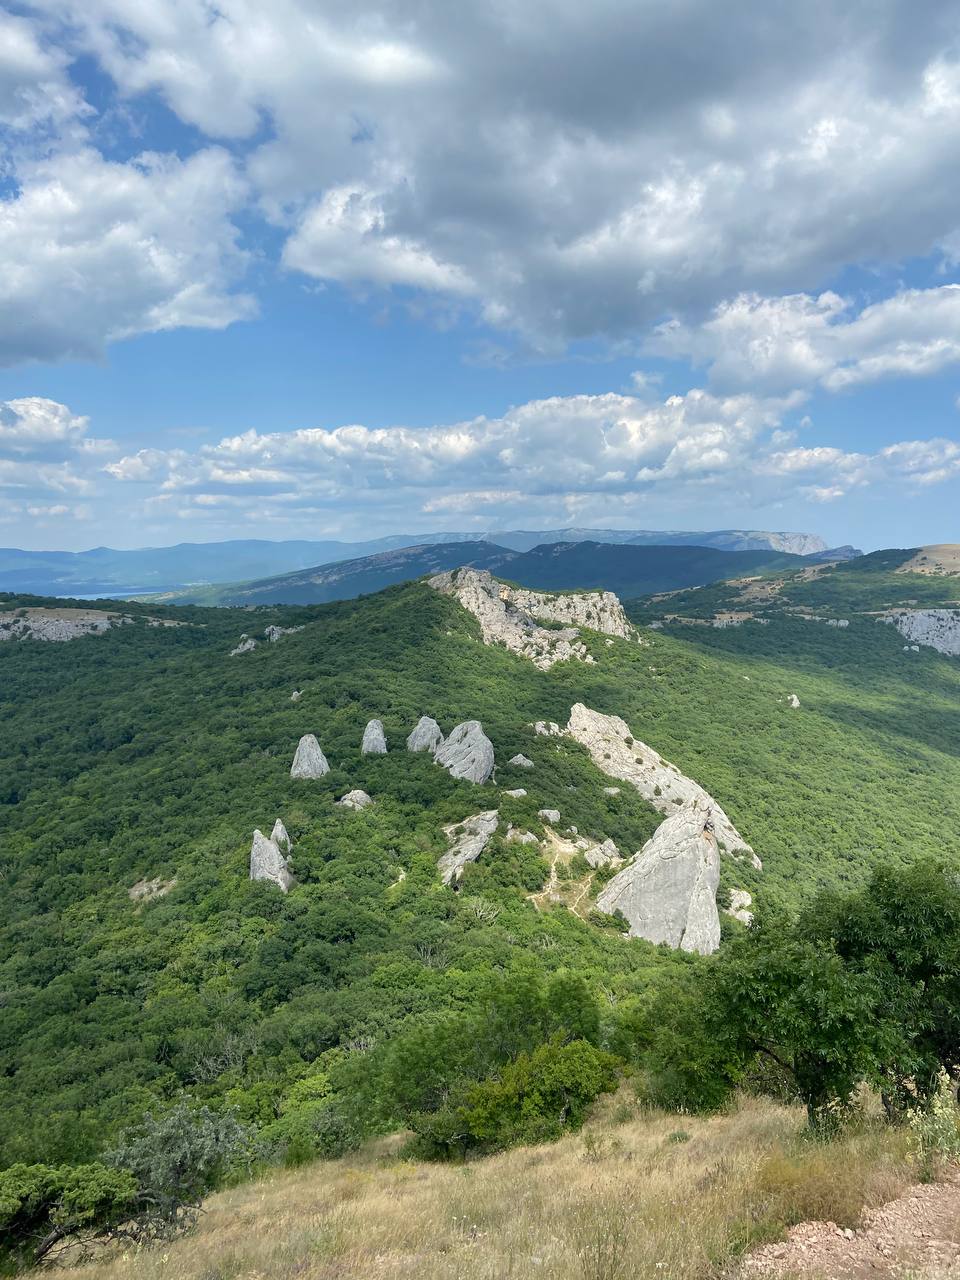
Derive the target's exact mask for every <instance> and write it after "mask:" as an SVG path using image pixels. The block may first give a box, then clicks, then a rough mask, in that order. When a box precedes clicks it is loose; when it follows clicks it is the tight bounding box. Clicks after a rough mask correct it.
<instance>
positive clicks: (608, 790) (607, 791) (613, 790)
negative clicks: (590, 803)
mask: <svg viewBox="0 0 960 1280" xmlns="http://www.w3.org/2000/svg"><path fill="white" fill-rule="evenodd" d="M603 794H604V795H605V796H618V795H619V794H620V788H619V787H604V788H603Z"/></svg>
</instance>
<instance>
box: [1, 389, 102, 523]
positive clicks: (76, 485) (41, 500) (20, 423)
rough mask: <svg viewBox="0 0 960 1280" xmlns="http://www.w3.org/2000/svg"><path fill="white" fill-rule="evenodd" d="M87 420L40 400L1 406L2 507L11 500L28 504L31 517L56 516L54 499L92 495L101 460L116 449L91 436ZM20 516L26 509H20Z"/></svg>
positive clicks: (64, 511)
mask: <svg viewBox="0 0 960 1280" xmlns="http://www.w3.org/2000/svg"><path fill="white" fill-rule="evenodd" d="M87 426H88V420H87V418H86V417H82V416H80V415H78V414H75V413H72V412H71V411H70V409H68V408H67V406H66V405H62V404H58V403H57V402H56V401H55V400H45V399H42V398H40V397H39V396H27V397H24V398H23V399H19V400H6V401H0V504H2V505H8V504H9V501H10V498H11V497H12V496H13V495H16V496H17V497H19V498H21V499H24V500H26V501H27V503H28V506H27V508H26V510H27V511H28V513H29V514H31V515H35V514H37V513H39V514H45V515H50V514H58V515H62V514H66V513H67V512H68V510H69V509H68V508H66V507H64V510H63V512H60V511H57V512H54V511H53V507H54V506H56V507H59V506H63V505H64V504H62V503H53V504H50V503H49V502H46V501H45V499H46V498H48V497H49V496H50V495H54V494H57V495H59V494H92V493H93V492H95V490H96V488H97V484H98V477H99V473H100V470H101V468H102V466H103V456H104V454H105V453H106V452H108V451H109V450H111V449H113V448H115V446H113V445H111V443H110V441H107V440H96V439H91V438H90V437H89V436H87V434H86V432H87ZM18 510H20V511H21V512H22V510H23V508H22V507H18Z"/></svg>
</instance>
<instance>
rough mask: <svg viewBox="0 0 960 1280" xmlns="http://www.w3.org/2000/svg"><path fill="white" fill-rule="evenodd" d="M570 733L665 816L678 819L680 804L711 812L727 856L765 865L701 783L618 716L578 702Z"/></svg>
mask: <svg viewBox="0 0 960 1280" xmlns="http://www.w3.org/2000/svg"><path fill="white" fill-rule="evenodd" d="M567 733H568V734H569V736H570V737H571V738H573V739H574V740H575V741H577V742H579V743H581V744H582V745H583V746H585V747H586V748H587V750H588V751H589V753H590V757H591V759H592V760H593V763H594V764H595V765H596V766H597V768H598V769H599V770H600V771H601V772H602V773H605V774H607V776H608V777H611V778H619V779H620V780H621V781H622V782H629V783H631V784H632V785H633V786H634V787H636V789H637V790H638V791H639V792H640V794H641V795H642V796H643V798H644V799H645V800H647V801H649V803H650V804H652V805H653V807H654V808H655V809H658V810H659V811H660V813H663V814H668V815H674V814H675V813H676V810H677V804H676V803H675V802H676V801H679V802H680V805H682V806H685V805H688V804H692V803H694V802H700V803H702V804H704V805H706V806H708V807H709V809H710V811H711V822H712V826H713V830H714V833H715V835H716V840H717V843H718V845H719V846H720V847H721V852H722V851H724V850H725V851H726V852H728V853H733V854H746V855H750V856H751V860H753V859H756V861H755V865H757V864H759V859H758V858H756V855H755V854H754V853H753V850H752V849H751V847H750V846H749V845H748V844H747V842H746V840H744V838H743V836H741V834H740V832H739V831H738V830H737V829H736V827H735V826H734V825H733V823H732V822H731V821H730V819H729V818H728V817H727V815H726V814H725V813H724V811H723V809H722V808H721V807H720V805H719V804H717V802H716V800H714V798H713V797H712V796H711V795H710V794H709V793H708V792H706V791H705V790H704V789H703V787H701V786H700V784H699V783H698V782H694V780H693V779H692V778H688V777H686V776H685V775H684V774H682V773H681V772H680V770H679V769H678V768H677V766H676V765H673V764H670V762H669V761H668V760H664V759H663V757H662V756H660V755H658V754H657V752H656V751H654V750H653V748H652V747H648V746H647V745H646V743H644V742H641V741H640V740H639V739H638V738H634V737H633V735H632V734H631V732H630V729H629V727H628V726H627V725H626V723H625V722H624V721H623V720H621V719H620V718H619V717H618V716H606V715H603V714H602V713H601V712H599V711H591V710H590V708H589V707H585V706H584V705H583V703H582V702H578V703H576V704H575V705H574V706H573V707H571V709H570V721H569V723H568V725H567ZM758 869H759V868H758Z"/></svg>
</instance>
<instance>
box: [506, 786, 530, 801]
mask: <svg viewBox="0 0 960 1280" xmlns="http://www.w3.org/2000/svg"><path fill="white" fill-rule="evenodd" d="M503 794H504V795H505V796H513V797H514V799H515V800H519V799H521V797H522V796H525V795H526V794H527V793H526V791H524V789H523V787H513V788H512V789H511V790H510V791H505V792H504V793H503Z"/></svg>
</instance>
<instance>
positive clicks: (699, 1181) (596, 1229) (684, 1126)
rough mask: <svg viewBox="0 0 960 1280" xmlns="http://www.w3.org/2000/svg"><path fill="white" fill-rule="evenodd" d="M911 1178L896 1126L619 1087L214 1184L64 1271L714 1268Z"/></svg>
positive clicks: (184, 1273)
mask: <svg viewBox="0 0 960 1280" xmlns="http://www.w3.org/2000/svg"><path fill="white" fill-rule="evenodd" d="M914 1178H915V1169H914V1167H913V1166H912V1164H911V1162H910V1158H909V1153H908V1142H907V1139H906V1137H905V1135H904V1133H903V1131H902V1130H892V1129H889V1128H885V1127H882V1126H880V1125H879V1124H875V1123H871V1122H869V1121H863V1122H861V1123H860V1124H859V1125H857V1126H855V1127H853V1128H851V1129H850V1130H848V1131H847V1132H846V1133H845V1134H843V1135H842V1136H839V1137H837V1138H834V1139H833V1140H831V1141H824V1142H819V1141H816V1140H813V1139H811V1138H810V1136H809V1134H807V1132H806V1131H805V1129H804V1120H803V1116H802V1114H801V1112H800V1111H799V1110H798V1109H793V1108H787V1107H782V1106H777V1105H775V1104H773V1103H770V1102H764V1101H760V1100H751V1099H746V1100H744V1101H743V1102H742V1103H741V1104H740V1105H739V1106H738V1107H736V1108H734V1109H733V1110H732V1111H731V1112H730V1113H729V1114H725V1115H722V1116H716V1117H712V1118H709V1119H704V1118H698V1117H678V1116H675V1115H664V1114H660V1113H657V1112H649V1111H644V1110H642V1109H641V1108H639V1106H638V1104H637V1103H636V1100H635V1099H634V1097H633V1095H632V1093H631V1092H630V1091H628V1090H626V1089H625V1090H623V1091H621V1093H620V1094H619V1095H617V1096H616V1097H615V1098H612V1099H609V1100H608V1101H607V1102H606V1103H604V1104H603V1105H602V1107H601V1108H600V1109H599V1110H598V1113H597V1114H596V1115H595V1116H594V1118H593V1119H592V1120H591V1121H590V1122H589V1123H588V1124H587V1125H586V1127H585V1128H584V1129H583V1130H582V1131H581V1132H580V1133H579V1134H576V1135H572V1136H570V1137H567V1138H564V1139H562V1140H561V1141H559V1142H556V1143H553V1144H549V1145H542V1146H536V1147H520V1148H518V1149H515V1150H513V1151H511V1152H508V1153H506V1154H503V1155H499V1156H494V1157H492V1158H488V1159H485V1160H480V1161H476V1162H474V1163H470V1164H467V1165H459V1166H450V1165H441V1166H437V1165H423V1164H420V1163H417V1162H416V1161H413V1160H410V1159H406V1158H404V1156H403V1153H402V1146H401V1140H400V1139H390V1140H386V1141H384V1142H382V1143H379V1144H376V1145H374V1146H371V1147H369V1148H367V1149H366V1150H365V1151H364V1152H362V1153H359V1154H357V1155H355V1156H352V1157H350V1158H348V1159H345V1160H340V1161H336V1162H333V1163H326V1164H318V1165H312V1166H309V1167H306V1168H303V1169H301V1170H298V1171H296V1172H293V1173H278V1174H274V1175H272V1176H270V1177H268V1178H266V1179H264V1180H262V1181H258V1182H254V1183H250V1184H248V1185H246V1186H243V1187H239V1188H237V1189H235V1190H232V1191H227V1192H224V1193H221V1194H219V1195H217V1196H215V1197H214V1198H212V1199H211V1200H210V1201H209V1202H208V1203H207V1206H206V1213H205V1214H204V1216H203V1218H202V1220H201V1223H200V1226H199V1229H198V1230H197V1231H196V1233H195V1234H193V1235H192V1236H189V1237H187V1238H186V1239H184V1240H181V1241H177V1242H174V1243H172V1244H170V1245H169V1246H167V1247H164V1248H163V1249H162V1250H159V1249H158V1250H154V1251H152V1252H145V1253H135V1252H130V1251H127V1252H125V1253H123V1254H121V1255H120V1256H113V1257H111V1256H107V1257H105V1258H102V1259H101V1260H100V1261H98V1262H96V1263H94V1264H93V1265H88V1266H83V1267H78V1268H76V1269H69V1268H68V1269H66V1270H65V1271H61V1272H60V1274H61V1275H63V1276H64V1277H65V1280H67V1278H74V1280H120V1277H127V1276H129V1275H131V1274H136V1275H137V1276H138V1277H142V1278H143V1280H240V1278H241V1277H250V1276H269V1277H271V1280H333V1278H334V1277H336V1278H337V1280H350V1278H352V1277H356V1278H357V1280H360V1278H361V1277H362V1278H363V1280H423V1278H424V1277H429V1278H430V1280H502V1278H504V1277H515V1278H516V1280H528V1278H529V1277H534V1276H536V1277H546V1278H547V1280H627V1278H628V1277H629V1280H663V1277H670V1280H713V1278H714V1277H717V1276H718V1275H720V1274H721V1273H722V1272H723V1270H724V1269H725V1267H726V1266H727V1264H729V1263H731V1262H732V1261H734V1260H735V1259H736V1258H737V1257H738V1256H739V1255H740V1254H742V1253H743V1252H744V1251H746V1250H748V1249H750V1248H752V1247H754V1246H755V1245H757V1244H759V1243H761V1242H764V1241H767V1240H772V1239H776V1238H778V1237H779V1236H780V1235H781V1234H782V1232H783V1231H784V1229H785V1228H786V1227H788V1226H790V1225H791V1224H793V1223H795V1222H800V1221H805V1220H808V1219H817V1218H821V1219H830V1220H832V1221H834V1222H836V1223H838V1224H840V1225H841V1226H844V1227H854V1226H856V1224H857V1221H858V1219H859V1216H860V1214H861V1212H862V1210H863V1209H865V1208H868V1207H871V1206H873V1205H877V1204H880V1203H883V1202H884V1201H886V1200H889V1199H891V1198H892V1197H894V1196H896V1195H897V1194H899V1193H900V1192H901V1190H902V1189H903V1188H904V1187H905V1186H906V1185H907V1184H908V1183H909V1182H910V1181H912V1180H913V1179H914Z"/></svg>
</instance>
